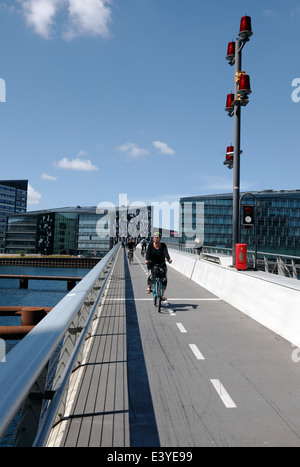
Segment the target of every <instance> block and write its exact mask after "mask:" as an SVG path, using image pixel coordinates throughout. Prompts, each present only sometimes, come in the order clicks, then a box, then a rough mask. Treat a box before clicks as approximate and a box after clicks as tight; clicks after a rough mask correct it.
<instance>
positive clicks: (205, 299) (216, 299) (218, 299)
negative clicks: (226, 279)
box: [168, 297, 222, 302]
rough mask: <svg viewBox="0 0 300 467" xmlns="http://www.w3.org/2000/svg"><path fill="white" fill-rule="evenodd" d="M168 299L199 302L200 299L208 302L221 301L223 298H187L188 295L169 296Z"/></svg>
mask: <svg viewBox="0 0 300 467" xmlns="http://www.w3.org/2000/svg"><path fill="white" fill-rule="evenodd" d="M168 300H170V301H171V300H174V301H175V300H178V301H181V302H182V301H183V302H184V301H185V300H193V301H195V302H196V301H197V302H199V301H200V302H206V301H215V302H216V301H218V302H219V301H221V300H222V298H187V297H185V298H168Z"/></svg>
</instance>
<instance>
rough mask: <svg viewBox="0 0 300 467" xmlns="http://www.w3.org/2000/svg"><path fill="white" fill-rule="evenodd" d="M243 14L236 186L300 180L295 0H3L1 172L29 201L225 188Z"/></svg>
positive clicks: (132, 198)
mask: <svg viewBox="0 0 300 467" xmlns="http://www.w3.org/2000/svg"><path fill="white" fill-rule="evenodd" d="M245 15H248V16H250V17H251V20H252V29H253V36H252V37H251V40H250V41H249V42H248V43H247V44H246V45H245V47H244V49H243V51H242V69H243V71H246V73H247V74H248V75H249V76H250V83H251V89H252V93H251V94H250V97H249V104H248V105H247V106H246V107H243V108H242V111H241V113H242V117H241V149H242V150H243V154H242V155H241V170H240V183H241V191H257V190H264V189H274V190H293V189H300V181H299V173H300V157H299V143H300V131H299V129H300V118H299V116H300V66H299V54H300V0H298V1H296V0H282V1H281V0H269V1H264V0H247V1H244V0H227V1H226V2H225V1H224V0H211V1H210V2H204V1H201V0H5V1H3V0H0V23H1V26H0V101H1V102H0V154H1V174H0V179H2V180H11V179H28V181H29V196H28V211H33V210H40V209H51V208H57V207H66V206H78V205H80V206H97V205H98V204H99V203H104V202H109V203H113V204H115V205H118V204H119V200H120V196H121V198H122V199H123V200H124V199H125V198H126V199H127V200H128V203H129V204H130V203H134V202H138V201H140V202H143V203H146V204H151V203H152V202H159V203H162V202H167V203H172V202H174V201H179V199H180V198H181V197H186V196H196V195H205V194H217V193H230V192H232V190H233V170H229V169H228V168H227V167H226V166H225V165H224V164H223V162H224V160H225V155H226V148H227V146H229V145H231V144H233V138H234V121H233V118H230V117H228V116H227V113H226V112H225V110H224V109H225V104H226V96H227V94H229V93H231V92H233V90H234V67H232V66H230V65H229V64H228V63H227V61H226V53H227V45H228V43H229V42H231V41H234V40H236V38H237V35H238V32H239V28H240V19H241V17H242V16H245ZM125 195H126V196H125Z"/></svg>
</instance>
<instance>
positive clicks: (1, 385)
mask: <svg viewBox="0 0 300 467" xmlns="http://www.w3.org/2000/svg"><path fill="white" fill-rule="evenodd" d="M118 248H119V245H116V246H115V247H114V248H113V249H112V250H111V251H110V252H109V253H108V254H107V255H106V256H105V257H104V258H103V259H102V260H101V261H99V263H98V264H97V265H96V266H95V267H94V268H93V269H92V270H91V271H90V272H89V273H88V274H87V275H86V276H85V277H84V278H83V279H82V280H81V281H80V282H79V284H77V286H76V287H74V289H73V290H72V291H71V292H69V293H68V294H67V295H66V296H65V297H64V298H63V299H62V300H61V301H60V302H59V303H58V304H57V305H56V306H55V307H54V308H53V309H52V311H51V313H49V314H48V315H47V316H46V317H45V318H44V319H43V320H42V321H41V322H40V323H39V324H38V325H37V326H35V328H34V329H33V330H32V331H31V332H30V333H29V334H28V335H27V336H26V337H25V338H24V339H23V340H22V341H20V342H19V343H18V345H17V346H16V347H15V348H14V349H13V350H11V352H9V353H8V355H7V356H6V362H5V363H3V364H1V373H0V414H1V418H0V435H1V434H3V432H4V431H5V430H6V428H7V427H8V425H9V423H10V422H11V420H12V419H13V417H14V416H15V414H16V413H17V411H18V409H19V407H20V406H21V404H22V403H23V401H24V399H25V398H26V397H27V395H28V393H29V391H30V389H31V388H32V386H33V384H34V383H35V381H36V380H37V379H38V377H39V375H40V373H41V372H42V370H43V369H44V367H45V366H46V364H47V363H48V361H49V360H50V358H51V356H52V355H53V353H54V351H55V350H56V349H57V347H58V345H59V344H60V342H61V340H62V339H63V337H64V335H65V333H66V332H67V330H68V328H69V326H70V324H71V323H72V320H73V318H74V317H75V316H76V314H77V313H78V311H79V310H80V308H81V307H82V305H83V303H84V301H85V299H86V297H87V295H88V293H89V292H90V290H91V289H92V288H93V285H94V284H95V282H96V281H97V280H98V278H99V276H100V275H101V274H102V273H103V271H104V269H105V267H106V265H107V263H108V262H109V261H110V259H111V258H112V257H113V255H114V254H115V253H116V251H117V249H118Z"/></svg>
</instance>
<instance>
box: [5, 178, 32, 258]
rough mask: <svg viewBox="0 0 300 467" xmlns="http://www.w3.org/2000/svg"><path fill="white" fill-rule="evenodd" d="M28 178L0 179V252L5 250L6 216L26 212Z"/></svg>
mask: <svg viewBox="0 0 300 467" xmlns="http://www.w3.org/2000/svg"><path fill="white" fill-rule="evenodd" d="M27 192H28V180H0V253H4V251H5V232H6V220H7V216H9V215H11V214H12V213H21V212H26V209H27Z"/></svg>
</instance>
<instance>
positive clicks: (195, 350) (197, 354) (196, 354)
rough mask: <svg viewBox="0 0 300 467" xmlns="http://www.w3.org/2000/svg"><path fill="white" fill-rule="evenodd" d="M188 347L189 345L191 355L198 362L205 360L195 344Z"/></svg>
mask: <svg viewBox="0 0 300 467" xmlns="http://www.w3.org/2000/svg"><path fill="white" fill-rule="evenodd" d="M189 345H190V348H191V349H192V352H193V354H194V355H195V357H196V358H197V359H198V360H205V358H204V357H203V355H202V353H201V352H200V350H199V349H198V347H197V346H196V344H189Z"/></svg>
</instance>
